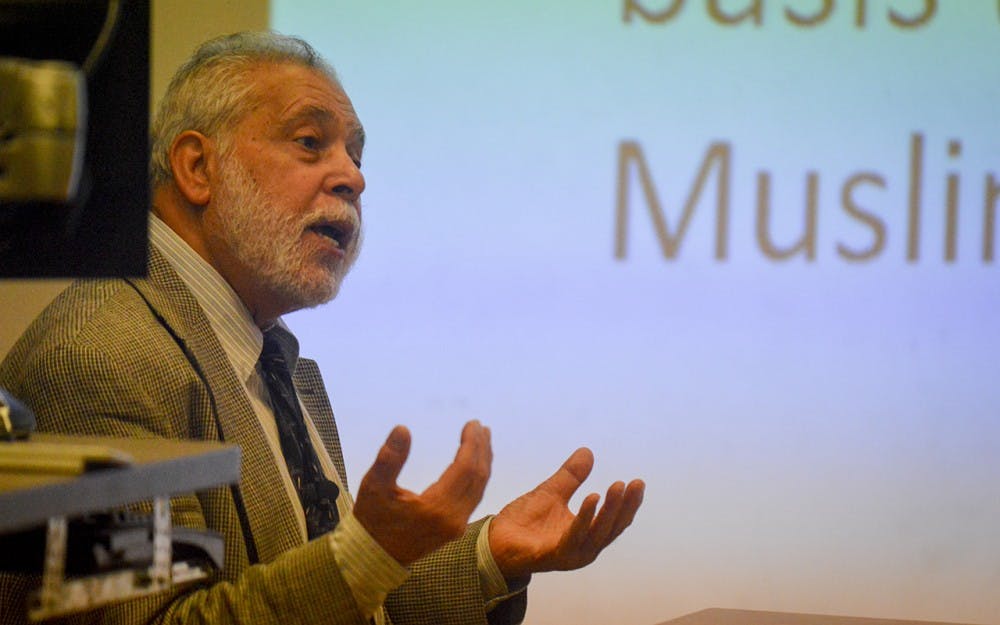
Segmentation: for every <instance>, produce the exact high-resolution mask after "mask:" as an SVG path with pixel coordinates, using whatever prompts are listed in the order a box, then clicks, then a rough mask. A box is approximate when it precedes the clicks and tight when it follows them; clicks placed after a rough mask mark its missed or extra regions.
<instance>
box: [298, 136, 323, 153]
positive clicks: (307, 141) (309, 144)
mask: <svg viewBox="0 0 1000 625" xmlns="http://www.w3.org/2000/svg"><path fill="white" fill-rule="evenodd" d="M295 141H296V142H297V143H298V144H299V145H301V146H302V147H304V148H305V149H307V150H318V149H319V147H320V143H319V137H314V136H312V135H306V136H304V137H299V138H297V139H296V140H295Z"/></svg>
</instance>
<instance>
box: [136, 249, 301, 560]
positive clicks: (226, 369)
mask: <svg viewBox="0 0 1000 625" xmlns="http://www.w3.org/2000/svg"><path fill="white" fill-rule="evenodd" d="M130 283H131V284H132V285H133V286H134V288H135V289H136V290H137V291H138V292H139V293H140V294H141V295H142V296H143V298H144V299H145V300H146V302H147V303H148V304H149V306H150V308H151V309H152V310H153V312H154V314H156V315H157V316H158V317H159V318H160V320H161V322H162V323H163V325H164V326H165V327H166V328H167V329H168V330H169V331H170V332H171V333H172V334H173V336H174V337H175V339H176V340H177V342H178V345H179V346H180V347H181V349H182V350H183V351H184V353H185V354H186V355H187V358H188V360H189V362H190V363H191V366H192V367H193V368H194V369H195V370H196V371H197V372H198V375H199V376H200V377H201V378H202V379H203V380H204V382H205V384H206V386H207V387H208V390H209V393H210V394H211V396H212V398H213V404H214V408H215V414H214V418H215V422H216V423H215V427H216V428H217V430H218V431H219V432H220V435H221V438H222V439H223V440H224V441H226V442H228V443H234V444H236V445H239V447H240V451H241V466H240V485H239V490H240V493H241V499H242V503H243V506H244V509H245V512H246V519H247V521H248V523H249V525H250V532H251V534H252V536H248V537H246V539H247V541H248V543H249V542H250V541H253V543H254V544H255V546H256V551H257V555H258V558H259V560H260V561H261V562H270V561H272V560H274V559H275V558H276V557H278V556H279V555H280V554H282V553H284V552H285V551H287V550H289V549H291V548H293V547H295V546H297V545H300V544H302V537H301V534H300V531H299V525H298V522H297V521H296V517H295V511H294V508H293V507H292V503H291V501H290V500H289V498H288V496H287V494H286V490H285V487H284V484H283V482H282V479H281V475H280V473H279V471H278V467H277V465H276V464H275V460H274V457H273V456H272V455H271V452H270V446H269V445H268V443H267V439H266V438H265V435H264V431H263V429H262V428H261V425H260V422H259V421H258V419H257V415H256V414H255V413H254V411H253V408H252V406H251V405H250V400H249V399H248V398H247V394H246V387H245V385H244V383H243V382H242V381H240V380H239V379H238V378H237V376H236V372H235V371H234V370H233V367H232V365H231V364H230V362H229V359H228V358H227V356H226V353H225V351H223V349H222V345H221V344H220V343H219V339H218V338H217V337H216V335H215V332H214V331H213V330H212V328H211V325H210V324H209V321H208V318H207V317H206V316H205V314H204V313H203V312H202V310H201V307H200V306H199V305H198V302H197V300H196V299H195V298H194V295H192V294H191V292H190V290H188V288H187V286H186V285H185V284H184V282H183V281H182V280H181V278H180V276H178V275H177V273H176V272H175V271H174V270H173V268H172V267H171V266H170V264H169V263H168V262H167V260H166V259H165V258H164V257H163V255H162V254H160V253H159V251H158V250H156V248H154V247H151V248H150V260H149V277H148V278H147V279H139V280H136V279H133V280H130Z"/></svg>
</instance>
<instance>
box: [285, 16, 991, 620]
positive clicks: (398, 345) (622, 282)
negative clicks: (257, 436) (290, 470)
mask: <svg viewBox="0 0 1000 625" xmlns="http://www.w3.org/2000/svg"><path fill="white" fill-rule="evenodd" d="M271 18H272V25H273V27H274V28H275V29H277V30H279V31H281V32H285V33H290V34H296V35H299V36H302V37H304V38H305V39H307V40H309V41H310V42H312V43H313V44H315V45H316V46H317V48H318V49H319V50H320V51H321V52H322V53H323V54H324V55H325V56H326V57H327V58H328V59H330V60H331V62H332V63H333V64H334V65H335V66H336V68H337V70H338V72H339V75H340V77H341V79H342V82H343V84H344V86H345V88H346V89H347V91H348V93H349V94H350V95H351V97H352V99H353V101H354V104H355V107H356V109H357V111H358V113H359V115H360V117H361V119H362V121H363V123H364V124H365V127H366V131H367V135H368V143H367V147H366V149H365V155H364V162H363V171H364V173H365V175H366V177H367V182H368V188H367V190H366V191H365V193H364V198H363V204H364V221H365V224H366V241H365V245H364V250H363V252H362V255H361V258H360V260H359V261H358V263H357V265H356V267H355V269H354V271H353V272H352V274H351V275H350V276H349V277H348V279H347V281H346V284H345V285H344V288H343V289H342V291H341V294H340V296H339V297H338V298H337V300H336V301H334V302H333V303H332V304H330V305H328V306H326V307H323V308H320V309H316V310H311V311H304V312H300V313H296V314H294V315H291V316H289V317H288V318H287V322H288V323H289V325H290V326H291V327H292V329H293V330H294V331H295V332H296V333H297V334H298V335H299V338H300V340H301V343H302V345H303V352H304V353H305V354H306V355H310V356H312V357H315V358H316V359H318V360H319V362H320V365H321V367H322V369H323V371H324V374H325V376H326V382H327V385H328V386H329V388H330V392H331V396H332V398H333V401H334V409H335V411H336V413H337V416H338V424H339V427H340V431H341V437H342V440H343V442H344V447H345V450H346V455H347V464H348V470H349V474H350V478H351V483H352V486H354V487H355V488H356V486H357V482H358V480H359V479H360V477H361V476H362V475H363V473H364V471H365V469H366V468H367V467H368V466H369V465H370V463H371V461H372V460H373V458H374V455H375V451H376V450H377V448H378V446H379V444H380V443H381V441H382V440H383V438H384V437H385V435H386V434H387V433H388V431H389V430H390V428H391V427H392V426H393V425H394V424H396V423H404V424H407V425H408V426H409V427H410V428H411V430H412V431H413V436H414V447H413V452H412V455H411V458H410V461H409V463H408V465H407V467H406V469H405V470H404V472H403V475H402V477H401V481H402V483H403V484H404V485H405V486H407V487H409V488H411V489H416V490H420V489H422V488H424V487H426V486H427V485H428V484H429V483H430V482H431V481H432V480H433V479H434V478H435V477H436V476H437V475H438V474H439V473H440V471H441V470H442V469H443V467H444V466H445V465H446V464H447V462H448V461H449V460H450V457H451V455H452V454H453V453H454V450H455V448H456V446H457V441H458V433H459V430H460V428H461V425H462V423H464V422H465V421H467V420H469V419H479V420H481V421H483V422H484V423H486V424H487V425H489V426H490V427H491V428H492V431H493V442H494V452H495V460H494V466H493V477H492V480H491V483H490V486H489V488H488V490H487V493H486V496H485V499H484V501H483V503H482V505H481V506H480V509H479V510H478V511H477V515H479V514H486V513H491V512H496V511H497V510H498V509H499V508H500V507H502V506H503V504H504V503H505V502H507V501H509V500H511V499H512V498H514V497H516V496H517V495H518V494H519V493H521V492H523V491H525V490H527V489H529V488H531V487H532V486H534V485H535V484H536V483H538V482H539V481H541V480H542V479H543V478H544V477H546V476H547V475H548V474H549V473H551V472H552V471H553V470H554V469H555V468H556V467H557V466H558V465H559V463H560V462H561V461H562V460H563V459H564V458H565V457H566V456H567V455H568V454H569V453H570V452H571V451H572V450H573V449H575V448H576V447H578V446H581V445H587V446H589V447H591V449H593V451H594V453H595V455H596V457H597V465H596V468H595V471H594V474H593V476H592V477H591V479H590V481H589V482H588V486H587V488H588V489H589V490H587V491H586V492H591V490H593V491H598V492H603V490H604V489H605V488H606V487H607V485H608V484H610V483H611V482H612V481H614V480H616V479H628V478H632V477H642V478H643V479H645V480H646V481H647V484H648V489H647V495H646V501H645V504H644V506H643V509H642V510H641V511H640V513H639V515H638V518H637V519H636V522H635V524H634V525H633V527H632V528H631V529H630V530H629V531H628V532H627V533H626V534H625V535H624V536H623V537H622V538H621V539H620V540H619V541H618V542H617V543H616V544H614V545H613V546H612V547H610V548H609V549H608V550H607V551H606V552H605V553H604V554H603V555H602V557H601V558H600V559H599V560H598V561H597V562H596V563H595V564H593V565H592V566H590V567H589V568H587V569H585V570H583V571H579V572H575V573H547V574H543V575H538V576H536V577H535V580H534V581H533V582H532V584H531V594H530V601H529V611H528V619H527V623H529V624H531V625H538V624H542V623H547V624H556V625H559V624H566V625H568V624H570V623H573V624H594V625H597V624H599V623H600V624H604V623H649V624H652V623H656V622H659V621H663V620H666V619H668V618H672V617H675V616H679V615H682V614H685V613H687V612H692V611H695V610H700V609H702V608H707V607H730V608H742V609H761V610H776V611H798V612H814V613H826V614H847V615H856V616H869V617H885V618H901V619H902V618H906V619H925V620H943V621H957V622H969V623H996V622H1000V592H998V589H1000V530H998V528H1000V478H998V476H1000V415H998V406H1000V382H998V381H997V365H996V362H997V353H998V348H1000V330H998V329H997V322H996V320H995V319H994V317H993V315H994V314H995V312H996V309H997V304H998V303H1000V284H998V277H1000V276H998V273H997V262H996V255H997V253H998V252H997V244H998V241H997V233H996V229H997V225H996V222H997V218H996V213H997V208H998V204H1000V199H998V198H1000V168H998V163H1000V121H998V120H1000V115H997V112H996V111H997V105H998V102H1000V63H998V59H1000V7H998V3H997V2H995V1H994V0H961V1H960V0H940V1H935V0H867V1H866V0H783V1H774V0H758V1H753V0H728V1H726V0H707V1H701V0H699V1H695V0H687V1H685V0H605V1H602V2H598V1H594V2H590V1H587V2H583V1H580V0H576V1H568V0H567V1H561V2H560V1H555V0H550V1H543V2H538V1H534V2H529V1H525V0H507V1H506V2H475V1H473V2H448V1H441V2H420V3H417V2H402V1H398V0H396V1H391V0H386V1H380V2H330V1H318V0H317V1H313V2H307V1H304V0H273V2H272V15H271ZM582 494H585V493H581V494H580V495H578V496H577V497H576V498H575V499H574V505H577V504H578V502H579V500H580V499H581V496H582Z"/></svg>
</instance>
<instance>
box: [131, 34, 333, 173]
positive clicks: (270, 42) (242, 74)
mask: <svg viewBox="0 0 1000 625" xmlns="http://www.w3.org/2000/svg"><path fill="white" fill-rule="evenodd" d="M261 63H292V64H295V65H301V66H303V67H308V68H311V69H314V70H316V71H318V72H320V73H322V74H323V75H325V76H326V77H327V78H328V79H330V81H331V82H332V83H333V84H334V85H337V87H338V88H339V87H340V81H339V80H338V79H337V75H336V72H334V70H333V67H331V66H330V64H329V63H327V62H326V61H325V60H324V59H323V57H321V56H320V55H319V53H318V52H316V50H315V49H314V48H313V47H312V46H311V45H309V44H308V43H306V42H305V41H303V40H302V39H299V38H297V37H289V36H287V35H281V34H278V33H275V32H267V31H265V32H243V33H236V34H232V35H226V36H223V37H218V38H216V39H211V40H209V41H206V42H205V43H203V44H201V45H200V46H199V47H198V49H197V50H195V52H194V54H193V55H192V56H191V58H190V59H188V61H187V62H186V63H184V65H182V66H181V67H180V69H178V70H177V73H175V74H174V77H173V79H171V81H170V85H169V86H168V87H167V91H166V93H165V94H164V96H163V99H162V100H161V101H160V107H159V110H158V111H157V113H156V118H155V119H154V120H153V126H152V129H151V133H150V134H151V136H150V143H151V144H152V154H151V156H150V164H149V177H150V183H151V184H152V187H153V188H154V189H155V188H157V187H159V186H161V185H163V184H164V183H166V182H168V181H169V180H171V179H172V178H173V173H172V171H171V168H170V159H169V152H170V146H171V144H173V142H174V139H175V138H177V136H178V135H179V134H181V133H182V132H184V131H186V130H196V131H198V132H200V133H202V134H204V135H205V136H207V137H210V138H213V139H215V140H216V141H218V142H219V144H220V149H221V151H222V152H227V151H228V146H229V140H228V139H229V135H228V132H227V130H228V129H229V128H231V127H232V126H233V125H234V124H236V123H238V122H239V121H240V120H241V119H242V118H243V117H244V116H245V115H246V114H247V113H248V112H249V111H250V110H251V109H253V108H254V106H255V105H256V104H257V102H258V97H259V94H256V93H254V84H253V82H252V81H251V80H250V79H249V76H250V71H251V70H252V69H254V68H256V67H258V66H259V65H260V64H261Z"/></svg>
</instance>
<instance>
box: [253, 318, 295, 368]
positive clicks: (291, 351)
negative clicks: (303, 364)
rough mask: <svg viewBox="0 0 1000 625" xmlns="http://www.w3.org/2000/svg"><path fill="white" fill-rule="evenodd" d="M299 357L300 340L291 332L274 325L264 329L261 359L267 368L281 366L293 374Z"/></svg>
mask: <svg viewBox="0 0 1000 625" xmlns="http://www.w3.org/2000/svg"><path fill="white" fill-rule="evenodd" d="M298 359H299V342H298V340H297V339H296V338H295V337H294V336H293V335H292V333H291V332H289V331H288V330H286V329H284V328H282V327H281V326H278V325H274V326H271V327H270V328H268V329H267V330H265V331H264V347H263V349H262V350H261V354H260V361H261V364H262V365H263V366H264V367H265V368H279V369H282V370H284V371H286V372H288V374H289V375H291V372H293V371H295V365H296V363H297V362H298Z"/></svg>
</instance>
